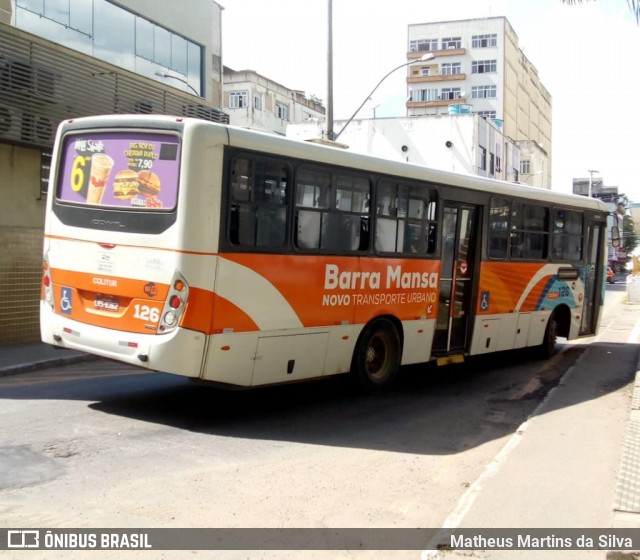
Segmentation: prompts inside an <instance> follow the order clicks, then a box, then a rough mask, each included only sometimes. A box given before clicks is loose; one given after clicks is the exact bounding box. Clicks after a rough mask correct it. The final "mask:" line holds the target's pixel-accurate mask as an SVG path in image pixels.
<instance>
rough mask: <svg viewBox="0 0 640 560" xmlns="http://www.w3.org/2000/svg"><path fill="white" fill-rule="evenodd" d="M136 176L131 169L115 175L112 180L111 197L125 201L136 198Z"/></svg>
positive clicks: (137, 185)
mask: <svg viewBox="0 0 640 560" xmlns="http://www.w3.org/2000/svg"><path fill="white" fill-rule="evenodd" d="M139 184H140V183H139V182H138V174H137V173H136V172H135V171H132V170H131V169H125V170H123V171H120V172H119V173H118V174H116V176H115V178H114V179H113V196H114V198H117V199H118V200H126V199H130V198H134V197H136V196H138V187H139Z"/></svg>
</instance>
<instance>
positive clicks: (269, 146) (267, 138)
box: [59, 114, 608, 212]
mask: <svg viewBox="0 0 640 560" xmlns="http://www.w3.org/2000/svg"><path fill="white" fill-rule="evenodd" d="M149 126H153V127H154V128H160V127H167V128H171V129H176V128H178V129H182V128H184V129H192V128H203V127H204V128H205V129H208V130H210V131H211V133H213V134H219V135H220V141H221V142H222V143H224V144H228V145H232V146H236V147H239V148H244V149H248V150H255V151H261V152H266V153H271V154H274V155H280V156H283V157H292V158H298V159H305V160H311V161H317V162H319V163H327V164H332V165H339V166H342V167H346V168H354V169H360V170H368V171H371V172H376V173H383V174H387V175H394V176H398V177H404V178H407V179H414V180H420V181H430V182H433V183H440V184H445V185H454V186H459V187H464V188H467V189H471V190H477V191H482V192H491V193H494V194H497V195H500V194H502V195H505V196H506V195H508V196H519V197H522V198H528V199H535V200H539V201H541V202H547V203H550V204H563V205H567V206H576V207H580V208H585V209H592V210H594V211H602V212H607V211H608V209H607V206H606V204H605V203H604V202H602V201H601V200H599V199H596V198H588V197H585V196H580V195H574V194H569V193H559V192H555V191H551V190H548V189H541V188H538V187H532V186H528V185H523V184H519V183H510V182H507V181H500V180H496V179H489V178H486V177H480V176H478V175H467V174H462V173H454V172H450V171H442V170H438V169H434V168H431V167H427V166H424V165H419V164H415V163H409V162H401V161H394V160H390V159H385V158H380V157H376V156H371V155H367V154H361V153H357V152H351V151H348V150H345V149H343V148H339V147H333V146H327V145H326V144H320V143H316V142H304V141H300V140H292V139H288V138H284V137H282V136H278V135H275V134H271V133H268V132H262V131H257V130H251V129H246V128H240V127H235V126H231V125H223V124H218V123H213V122H210V121H205V120H202V119H195V118H190V117H175V116H167V115H123V114H119V115H102V116H92V117H82V118H78V119H71V120H67V121H63V122H62V123H61V125H60V129H59V133H60V132H66V131H70V130H72V129H74V128H102V127H109V128H111V127H115V128H134V129H139V128H147V127H149Z"/></svg>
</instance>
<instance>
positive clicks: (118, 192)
mask: <svg viewBox="0 0 640 560" xmlns="http://www.w3.org/2000/svg"><path fill="white" fill-rule="evenodd" d="M179 167H180V139H179V138H178V137H177V136H175V135H172V134H143V133H132V132H109V133H102V132H101V133H87V134H82V135H70V136H67V137H66V138H65V139H64V144H63V149H62V158H61V161H60V173H59V175H58V177H59V181H58V191H57V193H56V194H57V198H58V200H59V201H61V202H69V203H78V204H88V205H94V206H101V207H112V208H128V209H133V210H145V211H146V210H151V211H154V210H156V211H157V210H172V209H173V208H174V207H175V205H176V199H177V194H178V176H179Z"/></svg>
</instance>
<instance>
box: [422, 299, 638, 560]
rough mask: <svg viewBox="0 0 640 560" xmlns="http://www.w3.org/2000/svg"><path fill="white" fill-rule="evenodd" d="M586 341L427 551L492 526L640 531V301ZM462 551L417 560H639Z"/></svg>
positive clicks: (625, 555)
mask: <svg viewBox="0 0 640 560" xmlns="http://www.w3.org/2000/svg"><path fill="white" fill-rule="evenodd" d="M584 343H586V344H588V347H587V348H586V350H585V352H584V354H583V355H582V356H581V357H580V358H579V359H578V360H577V361H576V363H575V364H574V365H573V366H572V367H571V368H570V369H569V370H568V371H567V372H566V373H565V374H564V375H563V377H562V380H561V382H560V383H559V384H558V385H557V386H556V387H554V388H553V389H552V390H551V391H550V392H549V394H548V395H547V396H546V398H545V399H544V401H543V402H542V403H541V404H540V405H539V406H538V407H537V409H536V410H535V411H534V412H533V414H532V415H531V416H530V417H529V419H528V420H527V421H526V422H524V423H523V424H522V425H521V426H520V427H519V429H518V430H516V432H514V433H513V435H512V436H511V437H510V438H509V439H508V441H507V442H506V444H505V445H504V447H503V448H502V450H501V451H500V452H499V453H498V454H497V455H496V457H495V459H494V461H493V462H492V463H491V464H490V465H488V466H487V468H486V469H485V471H484V472H483V473H482V474H481V475H480V477H479V478H478V479H476V480H475V481H474V482H473V483H472V484H471V486H470V487H469V489H468V491H467V492H466V493H465V494H464V495H463V496H462V497H461V499H460V501H459V502H458V504H457V506H456V507H455V508H454V509H453V510H452V511H451V513H450V515H449V517H448V518H447V519H446V520H445V522H444V524H443V527H444V528H445V529H443V532H442V533H441V535H442V536H441V537H440V538H439V539H437V540H434V541H433V542H432V543H430V544H431V545H433V544H434V542H439V543H445V544H446V543H447V542H448V537H447V535H448V534H455V532H456V531H463V530H465V529H468V530H470V531H481V530H482V529H483V528H485V529H487V528H488V529H491V528H500V527H503V528H504V527H512V528H521V529H524V530H525V531H526V530H527V529H536V528H540V529H544V528H547V532H548V531H549V528H550V529H551V531H553V529H570V528H578V529H586V528H592V529H593V530H594V531H597V530H614V529H619V530H631V531H632V532H633V534H634V535H639V534H640V304H630V303H627V302H626V300H625V299H622V300H620V301H619V302H618V303H616V304H615V307H614V308H613V309H612V310H611V312H610V313H609V314H608V317H607V319H606V320H604V321H603V322H602V324H601V326H600V331H599V333H598V335H597V336H596V337H594V338H593V339H591V340H587V341H580V340H578V341H576V344H584ZM630 374H631V377H632V379H633V381H632V383H629V382H628V379H629V376H630ZM474 528H475V529H474ZM634 539H635V540H634V543H637V537H634ZM470 553H471V551H470V550H455V549H449V550H446V549H445V550H441V551H439V552H435V553H434V552H425V554H424V555H423V558H429V559H438V560H457V559H459V560H462V559H464V558H467V557H469V556H470V555H471V557H473V558H482V559H483V560H516V559H522V560H529V559H530V558H533V557H535V558H540V557H543V558H545V559H549V560H551V559H556V558H557V559H559V560H560V559H561V560H584V559H587V558H594V559H597V560H604V558H607V559H609V560H623V559H626V560H632V559H634V560H637V558H638V555H637V552H636V553H631V552H629V551H625V552H621V551H616V549H615V548H613V549H612V550H611V551H607V550H606V549H601V550H576V549H571V550H545V551H544V552H542V551H540V552H539V553H538V554H542V556H539V555H536V552H532V550H499V549H494V550H483V551H481V552H480V551H478V550H475V551H474V552H473V553H471V554H470Z"/></svg>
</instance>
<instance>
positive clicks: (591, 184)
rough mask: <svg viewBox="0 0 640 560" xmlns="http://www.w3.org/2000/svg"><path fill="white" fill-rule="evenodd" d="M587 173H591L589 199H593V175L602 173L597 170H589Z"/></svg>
mask: <svg viewBox="0 0 640 560" xmlns="http://www.w3.org/2000/svg"><path fill="white" fill-rule="evenodd" d="M587 173H589V198H591V189H592V188H593V174H594V173H600V171H597V170H596V169H587Z"/></svg>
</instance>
